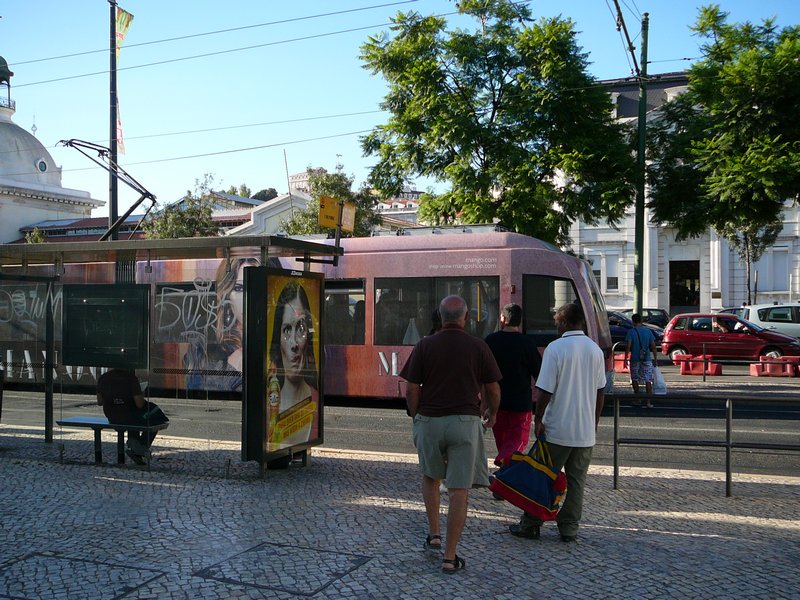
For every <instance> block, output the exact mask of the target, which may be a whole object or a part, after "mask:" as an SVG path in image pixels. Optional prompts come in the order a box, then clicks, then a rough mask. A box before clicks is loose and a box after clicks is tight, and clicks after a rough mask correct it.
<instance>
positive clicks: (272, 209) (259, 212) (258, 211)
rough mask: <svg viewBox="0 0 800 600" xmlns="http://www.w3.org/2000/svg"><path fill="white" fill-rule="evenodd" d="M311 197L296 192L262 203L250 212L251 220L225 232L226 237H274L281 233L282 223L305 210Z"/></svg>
mask: <svg viewBox="0 0 800 600" xmlns="http://www.w3.org/2000/svg"><path fill="white" fill-rule="evenodd" d="M309 202H311V196H309V195H308V194H306V193H305V192H302V191H299V190H295V191H293V192H291V193H289V194H281V195H279V196H277V197H276V198H273V199H272V200H267V201H266V202H262V203H261V204H259V205H258V206H257V207H256V208H254V209H252V210H251V211H250V220H249V221H248V222H246V223H243V224H242V225H239V226H238V227H234V228H233V229H230V230H228V231H226V232H225V234H226V235H272V234H275V233H279V232H281V229H282V227H281V222H282V221H288V220H289V219H290V218H291V217H292V216H293V215H294V212H295V211H298V210H305V208H306V207H307V206H308V203H309Z"/></svg>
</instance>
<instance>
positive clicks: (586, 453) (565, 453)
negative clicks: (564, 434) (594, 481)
mask: <svg viewBox="0 0 800 600" xmlns="http://www.w3.org/2000/svg"><path fill="white" fill-rule="evenodd" d="M548 445H549V446H550V456H551V457H552V459H553V470H554V471H555V472H556V473H558V472H559V471H560V470H561V469H562V468H563V469H564V473H566V475H567V497H566V498H565V499H564V504H563V506H562V507H561V510H559V511H558V516H557V517H556V523H557V524H558V531H559V532H560V533H561V535H569V536H573V535H577V533H578V525H579V523H580V521H581V515H582V513H583V490H584V487H585V485H586V474H587V473H588V471H589V463H590V462H591V460H592V448H591V447H589V448H571V447H569V446H559V445H558V444H554V443H552V442H548ZM519 524H520V526H522V527H523V528H529V527H533V526H537V527H538V526H541V525H542V521H541V520H540V519H538V518H536V517H534V516H533V515H531V514H528V513H524V514H523V515H522V518H521V519H520V523H519Z"/></svg>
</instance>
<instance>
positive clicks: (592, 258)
mask: <svg viewBox="0 0 800 600" xmlns="http://www.w3.org/2000/svg"><path fill="white" fill-rule="evenodd" d="M588 259H589V264H590V265H592V275H594V278H595V280H596V281H597V287H599V288H600V289H601V290H602V289H603V277H602V275H603V270H602V262H603V259H602V257H601V256H600V255H599V254H590V255H589V257H588Z"/></svg>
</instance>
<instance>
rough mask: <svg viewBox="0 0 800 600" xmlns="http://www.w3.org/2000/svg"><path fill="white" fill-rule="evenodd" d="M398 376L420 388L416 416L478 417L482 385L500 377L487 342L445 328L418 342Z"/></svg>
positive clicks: (453, 328)
mask: <svg viewBox="0 0 800 600" xmlns="http://www.w3.org/2000/svg"><path fill="white" fill-rule="evenodd" d="M400 377H402V378H403V379H405V380H406V381H410V382H411V383H418V384H421V385H422V388H421V396H420V403H419V409H418V412H419V414H421V415H425V416H427V417H444V416H447V415H474V416H476V417H479V416H480V393H481V389H482V387H483V385H484V384H486V383H492V382H495V381H500V379H502V377H503V376H502V374H501V373H500V368H499V367H498V366H497V362H496V361H495V359H494V356H493V355H492V351H491V350H490V349H489V346H488V345H487V344H486V342H484V341H483V340H482V339H480V338H476V337H473V336H471V335H469V334H468V333H466V332H465V331H464V330H463V329H461V328H459V327H453V326H449V325H445V326H444V327H443V328H442V329H441V330H439V331H438V332H436V333H435V334H434V335H430V336H428V337H425V338H422V339H421V340H420V341H419V343H418V344H417V345H416V346H415V347H414V350H413V351H412V352H411V356H409V358H408V361H406V364H405V366H404V367H403V370H402V371H401V372H400Z"/></svg>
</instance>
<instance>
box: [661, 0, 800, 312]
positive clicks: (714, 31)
mask: <svg viewBox="0 0 800 600" xmlns="http://www.w3.org/2000/svg"><path fill="white" fill-rule="evenodd" d="M727 19H728V14H727V13H725V12H722V11H721V10H720V8H719V6H718V5H711V6H707V7H704V8H702V9H701V10H700V12H699V16H698V20H697V24H696V25H695V26H694V28H693V29H694V31H695V32H697V34H698V35H699V36H701V37H703V38H705V39H706V40H707V42H706V43H705V44H704V45H703V46H702V51H703V58H702V60H700V61H699V62H698V63H696V64H695V65H694V66H693V67H692V68H691V70H690V71H689V86H688V90H687V92H686V93H685V94H683V95H682V96H681V97H679V98H678V99H677V100H675V101H673V102H671V103H670V104H668V105H666V106H665V107H664V112H663V118H662V119H660V120H658V121H656V122H654V124H653V129H652V132H651V134H650V135H649V137H650V139H651V143H650V145H649V155H650V156H649V158H650V160H651V161H652V166H651V168H650V169H649V173H648V178H649V183H650V186H651V200H650V206H651V208H652V209H653V214H654V218H655V220H656V221H658V222H659V223H662V224H668V225H669V226H671V227H674V228H675V229H676V231H677V235H678V237H679V239H680V238H687V237H696V236H699V235H701V234H702V233H704V232H705V231H706V230H707V229H708V228H709V227H710V228H712V229H714V230H715V231H716V232H717V233H718V234H719V235H720V236H721V237H723V238H724V239H726V240H728V242H730V244H731V245H732V246H733V247H734V248H735V249H736V250H737V252H738V254H739V257H740V259H741V261H742V263H744V264H745V267H746V271H747V301H748V302H749V301H750V296H751V290H750V271H751V267H752V263H753V262H756V261H758V259H759V258H760V257H761V256H762V254H763V252H764V251H765V250H766V249H767V248H769V246H771V245H772V244H773V243H774V241H775V239H776V237H777V235H778V233H779V232H780V229H781V224H782V220H783V209H784V206H785V201H787V200H791V201H794V202H796V201H797V199H798V194H800V120H798V119H797V113H796V111H797V107H798V106H800V61H798V56H800V29H799V28H798V27H787V28H785V29H782V30H780V31H779V30H778V29H777V28H776V27H775V25H774V21H773V20H771V19H768V20H766V21H764V22H763V23H762V24H761V25H754V24H752V23H749V22H746V23H743V24H738V25H731V24H728V22H727Z"/></svg>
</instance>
